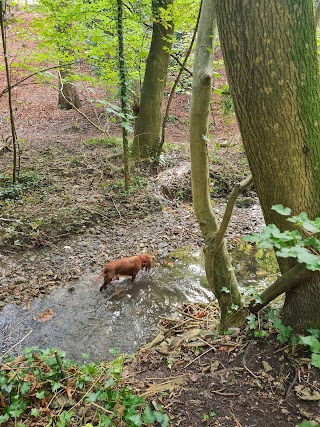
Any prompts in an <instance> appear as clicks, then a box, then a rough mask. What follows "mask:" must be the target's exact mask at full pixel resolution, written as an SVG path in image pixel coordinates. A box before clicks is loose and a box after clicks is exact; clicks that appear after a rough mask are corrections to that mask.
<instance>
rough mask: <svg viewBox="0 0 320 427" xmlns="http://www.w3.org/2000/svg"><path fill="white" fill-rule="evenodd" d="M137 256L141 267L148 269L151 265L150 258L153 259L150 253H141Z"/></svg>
mask: <svg viewBox="0 0 320 427" xmlns="http://www.w3.org/2000/svg"><path fill="white" fill-rule="evenodd" d="M139 258H140V259H141V263H142V268H144V269H146V270H150V268H151V266H152V259H153V257H152V255H150V254H142V255H139Z"/></svg>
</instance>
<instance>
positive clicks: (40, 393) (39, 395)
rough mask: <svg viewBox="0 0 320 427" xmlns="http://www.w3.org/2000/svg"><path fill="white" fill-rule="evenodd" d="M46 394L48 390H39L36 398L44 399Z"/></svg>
mask: <svg viewBox="0 0 320 427" xmlns="http://www.w3.org/2000/svg"><path fill="white" fill-rule="evenodd" d="M45 394H46V392H45V391H44V390H42V391H38V393H37V394H36V398H37V399H43V398H44V396H45Z"/></svg>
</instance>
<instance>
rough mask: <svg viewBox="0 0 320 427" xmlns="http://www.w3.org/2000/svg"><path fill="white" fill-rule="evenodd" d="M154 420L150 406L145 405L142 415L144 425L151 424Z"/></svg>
mask: <svg viewBox="0 0 320 427" xmlns="http://www.w3.org/2000/svg"><path fill="white" fill-rule="evenodd" d="M154 420H155V415H154V412H153V410H152V409H151V407H150V405H147V406H146V408H145V410H144V412H143V415H142V421H143V422H144V423H145V424H152V423H153V422H154Z"/></svg>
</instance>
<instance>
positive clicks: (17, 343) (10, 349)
mask: <svg viewBox="0 0 320 427" xmlns="http://www.w3.org/2000/svg"><path fill="white" fill-rule="evenodd" d="M31 333H32V329H31V330H30V331H29V332H28V333H27V334H26V335H25V336H24V337H23V338H21V340H19V341H18V342H16V343H15V344H14V345H13V346H12V347H11V348H9V350H7V351H6V352H5V353H3V354H2V355H1V358H2V357H4V356H6V355H7V354H9V353H10V351H12V350H13V349H14V348H15V347H17V345H19V344H21V343H22V342H23V341H24V340H25V339H26V338H27V337H28V336H29V335H30V334H31Z"/></svg>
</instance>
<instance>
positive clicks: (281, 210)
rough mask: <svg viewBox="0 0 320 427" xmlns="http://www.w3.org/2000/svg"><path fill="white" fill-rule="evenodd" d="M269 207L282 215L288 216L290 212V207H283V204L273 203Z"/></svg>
mask: <svg viewBox="0 0 320 427" xmlns="http://www.w3.org/2000/svg"><path fill="white" fill-rule="evenodd" d="M271 209H272V210H274V211H276V212H278V214H280V215H283V216H289V215H290V214H291V209H290V208H285V207H284V206H283V205H273V206H272V208H271Z"/></svg>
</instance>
